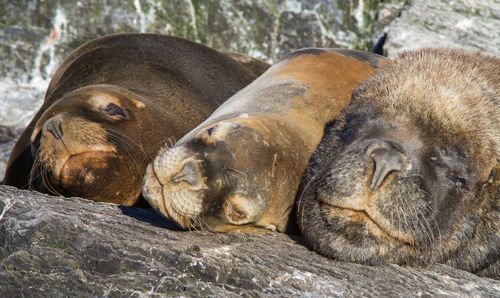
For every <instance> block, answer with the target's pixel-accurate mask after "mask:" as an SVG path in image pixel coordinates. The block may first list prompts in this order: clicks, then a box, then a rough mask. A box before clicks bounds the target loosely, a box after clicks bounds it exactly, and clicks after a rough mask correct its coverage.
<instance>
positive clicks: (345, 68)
mask: <svg viewBox="0 0 500 298" xmlns="http://www.w3.org/2000/svg"><path fill="white" fill-rule="evenodd" d="M381 59H383V58H382V57H381V56H378V55H375V54H371V53H366V52H359V51H349V50H341V49H304V50H299V51H296V52H293V53H291V54H289V55H288V56H286V57H285V58H284V59H283V60H281V61H280V62H278V63H277V64H275V65H273V66H272V67H271V68H270V69H269V70H268V71H267V72H265V73H264V74H263V75H262V76H260V77H259V78H258V79H257V80H255V81H254V82H253V83H252V84H250V85H249V86H247V87H246V88H244V89H242V90H241V91H239V92H238V93H237V94H235V95H234V96H232V97H231V98H230V99H228V100H227V101H226V102H225V103H224V104H223V105H221V106H220V107H219V108H218V109H217V110H216V111H215V112H214V113H213V114H212V115H211V116H210V118H208V119H207V120H206V121H205V122H203V123H202V124H200V126H198V127H197V128H195V129H194V130H192V131H191V132H189V133H188V134H187V135H186V136H184V137H183V138H182V139H181V140H180V141H179V142H178V143H177V144H176V145H175V146H174V147H172V148H170V149H168V150H166V149H165V150H163V149H162V150H161V151H160V153H159V154H158V156H157V157H156V158H155V159H154V161H153V163H151V164H150V165H149V166H148V169H147V171H146V176H145V178H144V187H143V195H144V197H145V198H146V199H147V200H148V201H149V203H150V204H151V205H152V206H153V207H154V208H155V209H156V210H158V211H159V212H160V213H161V214H163V215H164V216H166V217H168V218H170V219H173V220H174V221H176V222H177V223H178V224H179V225H180V226H182V227H184V228H196V229H198V228H200V229H207V230H210V231H217V232H227V231H255V232H257V231H263V229H269V230H277V231H280V232H284V231H287V232H291V231H293V230H294V228H296V223H295V220H290V214H291V211H292V209H293V203H294V199H295V195H296V191H297V188H298V185H299V182H300V178H301V176H302V173H303V171H304V169H305V167H306V165H307V161H308V160H309V157H310V155H311V154H312V152H313V150H314V148H315V147H316V145H317V144H318V143H319V141H320V139H321V136H322V133H323V128H324V125H325V123H326V122H327V121H328V120H331V119H333V118H335V117H336V116H337V115H338V114H339V113H340V112H341V111H342V110H344V108H345V107H346V105H347V103H348V102H349V101H350V98H351V92H352V90H353V89H354V87H355V86H356V85H357V84H358V83H359V82H360V81H361V80H363V79H365V78H367V77H368V76H370V75H371V74H372V73H373V72H374V69H375V67H377V66H378V64H379V63H380V60H381Z"/></svg>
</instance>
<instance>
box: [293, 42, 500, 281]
mask: <svg viewBox="0 0 500 298" xmlns="http://www.w3.org/2000/svg"><path fill="white" fill-rule="evenodd" d="M499 94H500V62H499V60H498V59H496V58H492V57H486V56H483V55H480V54H478V53H468V52H465V51H460V50H444V49H441V50H430V49H427V50H420V51H414V52H405V53H403V54H401V55H400V56H399V57H398V58H397V59H395V60H394V61H392V62H389V63H388V64H387V65H385V66H383V67H382V68H380V69H379V70H378V72H377V73H376V74H375V75H374V76H373V77H371V78H369V79H367V80H366V81H364V82H362V83H361V84H360V85H359V86H358V87H357V88H356V89H355V91H354V93H353V100H352V103H351V104H350V105H349V106H348V108H347V110H346V112H345V113H344V114H343V115H342V117H340V119H339V120H338V121H335V122H333V123H331V124H330V125H329V126H328V127H327V128H326V130H325V135H324V137H323V140H322V141H321V143H320V145H319V147H318V148H317V150H316V152H315V153H314V155H313V157H312V159H311V161H310V164H309V168H308V169H307V171H306V175H305V177H304V180H303V182H302V183H303V184H302V190H303V191H302V192H301V193H300V194H299V202H298V214H297V216H298V220H299V227H300V228H301V230H302V232H303V234H304V237H305V238H306V239H307V241H308V242H309V243H310V244H311V245H312V246H313V248H314V249H315V250H317V251H319V252H320V253H322V254H324V255H326V256H328V257H331V258H334V259H339V260H344V261H351V262H358V263H367V264H380V263H398V264H410V265H425V264H429V263H430V262H445V263H448V264H450V265H452V266H454V267H458V268H462V269H465V270H469V271H472V272H477V271H479V270H482V269H484V268H486V267H488V266H490V265H491V264H492V263H494V262H498V251H499V245H500V241H499V240H500V232H499V231H500V221H499V218H500V217H499V210H500V209H499V206H500V203H499V199H498V198H499V197H500V180H499V173H500V172H499V168H498V162H499V156H500V155H499V153H500V106H499V104H500V95H499ZM496 266H497V268H496V270H497V273H498V264H497V265H496Z"/></svg>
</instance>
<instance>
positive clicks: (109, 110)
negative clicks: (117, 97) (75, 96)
mask: <svg viewBox="0 0 500 298" xmlns="http://www.w3.org/2000/svg"><path fill="white" fill-rule="evenodd" d="M101 111H102V112H104V113H106V114H108V115H109V116H119V117H121V118H126V117H127V114H125V112H124V111H123V110H122V108H120V107H119V106H117V105H116V104H114V103H110V104H108V105H107V106H106V107H105V108H104V109H102V110H101Z"/></svg>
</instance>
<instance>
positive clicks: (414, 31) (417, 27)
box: [385, 0, 500, 57]
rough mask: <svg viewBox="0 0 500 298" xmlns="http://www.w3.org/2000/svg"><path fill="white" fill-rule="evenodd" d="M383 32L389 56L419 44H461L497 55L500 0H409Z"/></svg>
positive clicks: (498, 50) (451, 45)
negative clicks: (398, 15) (385, 32)
mask: <svg viewBox="0 0 500 298" xmlns="http://www.w3.org/2000/svg"><path fill="white" fill-rule="evenodd" d="M386 31H387V32H388V38H387V43H386V44H385V48H386V51H387V54H388V56H389V57H393V56H395V55H396V53H397V52H399V51H401V50H403V49H412V48H420V47H460V48H467V49H472V50H480V51H483V52H486V53H489V54H492V55H496V56H500V1H498V0H454V1H448V0H433V1H429V0H411V1H410V2H409V5H408V6H407V7H405V9H404V10H403V11H402V13H401V16H400V17H399V18H396V19H395V20H394V21H393V22H392V23H391V24H390V25H389V26H388V28H387V29H386Z"/></svg>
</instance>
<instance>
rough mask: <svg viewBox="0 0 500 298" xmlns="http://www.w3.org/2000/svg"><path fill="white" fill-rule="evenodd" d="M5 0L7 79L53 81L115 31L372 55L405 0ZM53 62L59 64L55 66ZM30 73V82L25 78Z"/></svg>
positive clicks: (2, 71) (1, 29) (1, 41)
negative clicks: (74, 54)
mask: <svg viewBox="0 0 500 298" xmlns="http://www.w3.org/2000/svg"><path fill="white" fill-rule="evenodd" d="M379 2H380V1H378V0H362V1H360V0H308V1H299V0H260V1H249V0H224V1H196V0H177V1H161V0H134V1H117V0H107V1H97V0H80V1H78V2H75V1H68V0H59V1H57V0H48V1H38V0H24V1H9V0H0V7H2V10H1V11H0V17H1V19H0V58H2V60H4V61H6V62H7V63H2V65H0V76H2V77H3V76H6V75H9V76H13V77H16V78H19V77H24V78H25V79H31V78H30V76H34V75H37V73H36V72H41V75H46V74H47V75H50V71H51V69H50V68H53V67H54V66H55V65H54V64H57V60H59V58H61V57H65V56H67V55H68V54H69V52H70V51H72V50H73V49H75V48H76V47H77V46H79V45H81V44H82V43H83V42H85V41H88V40H90V39H92V38H95V37H98V36H102V35H104V34H111V33H116V32H132V31H134V32H150V33H161V34H169V35H175V36H181V37H185V38H188V39H190V40H194V41H198V42H201V43H203V44H206V45H209V46H212V47H214V48H216V49H220V50H225V51H235V52H241V53H250V54H252V55H254V56H257V57H258V58H262V59H267V60H275V59H276V58H279V57H280V56H282V55H283V54H286V53H288V52H289V51H290V50H291V49H296V48H297V47H299V48H302V47H310V46H323V47H332V46H335V45H343V46H345V47H356V48H359V49H367V48H368V46H369V45H370V44H371V43H372V33H373V31H374V30H377V29H379V28H380V27H381V24H386V23H388V22H390V20H392V19H394V18H395V17H396V14H387V13H382V14H379V11H381V10H384V11H387V10H389V11H400V10H401V8H402V6H403V4H404V3H405V2H406V0H389V1H385V2H384V3H379ZM51 63H52V65H51ZM26 75H27V76H28V77H26Z"/></svg>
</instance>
